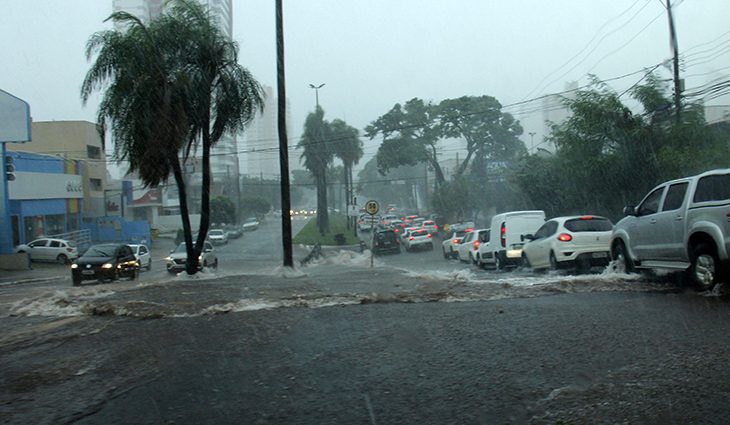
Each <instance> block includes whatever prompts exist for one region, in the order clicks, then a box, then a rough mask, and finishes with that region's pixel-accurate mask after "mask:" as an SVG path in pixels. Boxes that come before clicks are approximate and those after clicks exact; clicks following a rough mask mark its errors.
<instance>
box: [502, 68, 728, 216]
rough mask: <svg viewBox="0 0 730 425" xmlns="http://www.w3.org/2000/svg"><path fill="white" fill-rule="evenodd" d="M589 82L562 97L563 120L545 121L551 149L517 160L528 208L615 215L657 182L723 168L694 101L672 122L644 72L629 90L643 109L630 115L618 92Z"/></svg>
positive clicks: (723, 147) (721, 153) (659, 90)
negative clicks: (571, 95)
mask: <svg viewBox="0 0 730 425" xmlns="http://www.w3.org/2000/svg"><path fill="white" fill-rule="evenodd" d="M594 81H595V83H594V84H593V86H592V87H589V88H587V89H584V90H580V91H578V92H577V93H576V96H575V98H574V99H569V100H566V105H568V107H569V108H570V110H571V116H570V118H568V119H567V120H565V121H564V122H562V123H556V124H554V125H553V126H552V132H551V135H550V136H549V140H550V141H552V142H553V143H554V145H555V147H556V151H555V154H554V155H553V156H552V157H539V156H537V155H531V156H530V157H527V158H525V159H524V160H523V162H522V163H521V165H520V167H519V168H518V170H517V171H516V173H515V175H514V182H515V183H516V184H517V185H518V186H519V187H520V188H521V190H522V192H523V193H524V194H526V195H527V198H529V201H530V202H531V203H532V205H534V206H535V207H537V208H543V209H545V210H546V211H553V212H555V213H556V214H570V213H586V212H590V213H598V214H603V215H606V216H609V217H612V218H618V217H619V216H620V211H621V210H622V207H623V206H625V205H627V204H635V203H636V202H638V201H639V200H640V199H641V197H642V196H644V195H645V194H646V192H647V191H648V190H649V189H650V188H651V187H653V186H654V185H656V184H657V183H659V182H661V181H664V180H668V179H672V178H677V177H681V176H685V175H691V174H695V173H698V172H701V171H703V170H706V169H710V168H715V167H720V166H726V165H725V164H727V161H728V159H730V152H729V150H728V145H727V144H726V143H725V142H724V141H723V140H722V139H721V138H719V137H717V134H716V133H715V132H713V131H712V130H711V129H710V127H708V126H707V123H706V121H705V118H704V113H703V107H702V105H701V104H692V103H686V104H685V105H684V106H683V112H682V121H681V122H679V123H677V122H676V120H675V119H674V116H673V114H672V111H671V100H670V99H669V97H668V95H667V92H668V90H667V86H666V83H664V82H662V81H661V80H660V79H659V78H657V77H655V76H653V75H650V76H648V78H647V79H646V83H645V84H643V85H638V86H637V87H635V88H634V89H633V90H632V91H631V95H632V96H633V97H634V98H636V99H637V100H638V101H639V103H640V104H641V106H642V108H643V112H642V113H640V114H634V113H632V111H631V110H630V109H629V108H628V107H627V106H626V105H624V104H623V102H622V101H621V97H622V95H619V94H617V93H616V92H614V91H613V90H611V89H610V88H608V87H607V86H606V85H605V84H602V83H600V82H599V81H598V80H594Z"/></svg>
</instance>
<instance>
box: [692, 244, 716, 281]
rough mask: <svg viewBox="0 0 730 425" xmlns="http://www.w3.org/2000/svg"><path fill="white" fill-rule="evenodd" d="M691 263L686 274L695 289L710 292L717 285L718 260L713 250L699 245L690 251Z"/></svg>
mask: <svg viewBox="0 0 730 425" xmlns="http://www.w3.org/2000/svg"><path fill="white" fill-rule="evenodd" d="M691 261H692V265H691V266H690V268H689V270H688V272H689V279H690V281H691V282H692V283H693V284H694V287H695V289H697V290H698V291H709V290H711V289H712V288H713V287H714V286H715V284H716V283H717V271H718V270H717V266H718V259H717V254H716V253H715V250H714V249H713V248H712V247H711V246H709V245H707V244H700V245H698V246H697V248H695V249H694V250H693V251H692V259H691Z"/></svg>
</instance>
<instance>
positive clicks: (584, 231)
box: [522, 215, 613, 270]
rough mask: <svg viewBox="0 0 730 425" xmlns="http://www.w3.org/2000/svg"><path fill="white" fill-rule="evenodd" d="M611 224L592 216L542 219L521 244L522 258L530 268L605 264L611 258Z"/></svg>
mask: <svg viewBox="0 0 730 425" xmlns="http://www.w3.org/2000/svg"><path fill="white" fill-rule="evenodd" d="M612 230H613V223H611V221H610V220H609V219H607V218H605V217H598V216H592V215H584V216H569V217H556V218H553V219H551V220H548V221H546V222H545V224H543V225H542V227H540V229H538V231H537V232H536V233H535V234H534V235H530V234H528V235H525V239H526V240H529V242H527V243H526V244H525V245H524V246H523V247H522V261H523V264H524V265H525V266H528V267H531V268H533V269H551V270H556V269H559V268H567V267H576V268H590V267H593V266H605V265H607V264H608V262H609V260H610V254H609V252H610V245H609V244H610V242H611V232H612Z"/></svg>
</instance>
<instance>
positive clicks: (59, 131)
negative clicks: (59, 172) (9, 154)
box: [7, 121, 107, 218]
mask: <svg viewBox="0 0 730 425" xmlns="http://www.w3.org/2000/svg"><path fill="white" fill-rule="evenodd" d="M32 134H33V140H32V141H30V142H28V143H23V144H9V145H8V147H7V148H8V151H16V152H17V151H25V152H34V153H41V154H47V155H56V156H59V157H61V158H65V159H71V160H77V162H78V164H79V165H78V166H79V174H80V175H81V176H82V181H81V185H82V193H83V199H84V203H83V210H82V214H83V217H85V218H93V217H100V216H103V215H105V205H104V188H105V186H106V174H107V170H106V157H105V155H104V149H103V147H102V136H101V133H100V132H99V127H98V126H97V125H96V124H94V123H91V122H88V121H38V122H33V124H32Z"/></svg>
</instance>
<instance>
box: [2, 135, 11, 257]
mask: <svg viewBox="0 0 730 425" xmlns="http://www.w3.org/2000/svg"><path fill="white" fill-rule="evenodd" d="M5 144H6V143H5V142H2V141H0V152H2V161H3V162H2V164H3V172H2V184H0V254H12V253H13V231H12V228H11V227H10V195H9V193H8V174H11V173H8V172H7V170H8V167H12V164H11V163H9V162H8V159H7V158H10V157H8V156H6V155H5V153H6V150H5Z"/></svg>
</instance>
